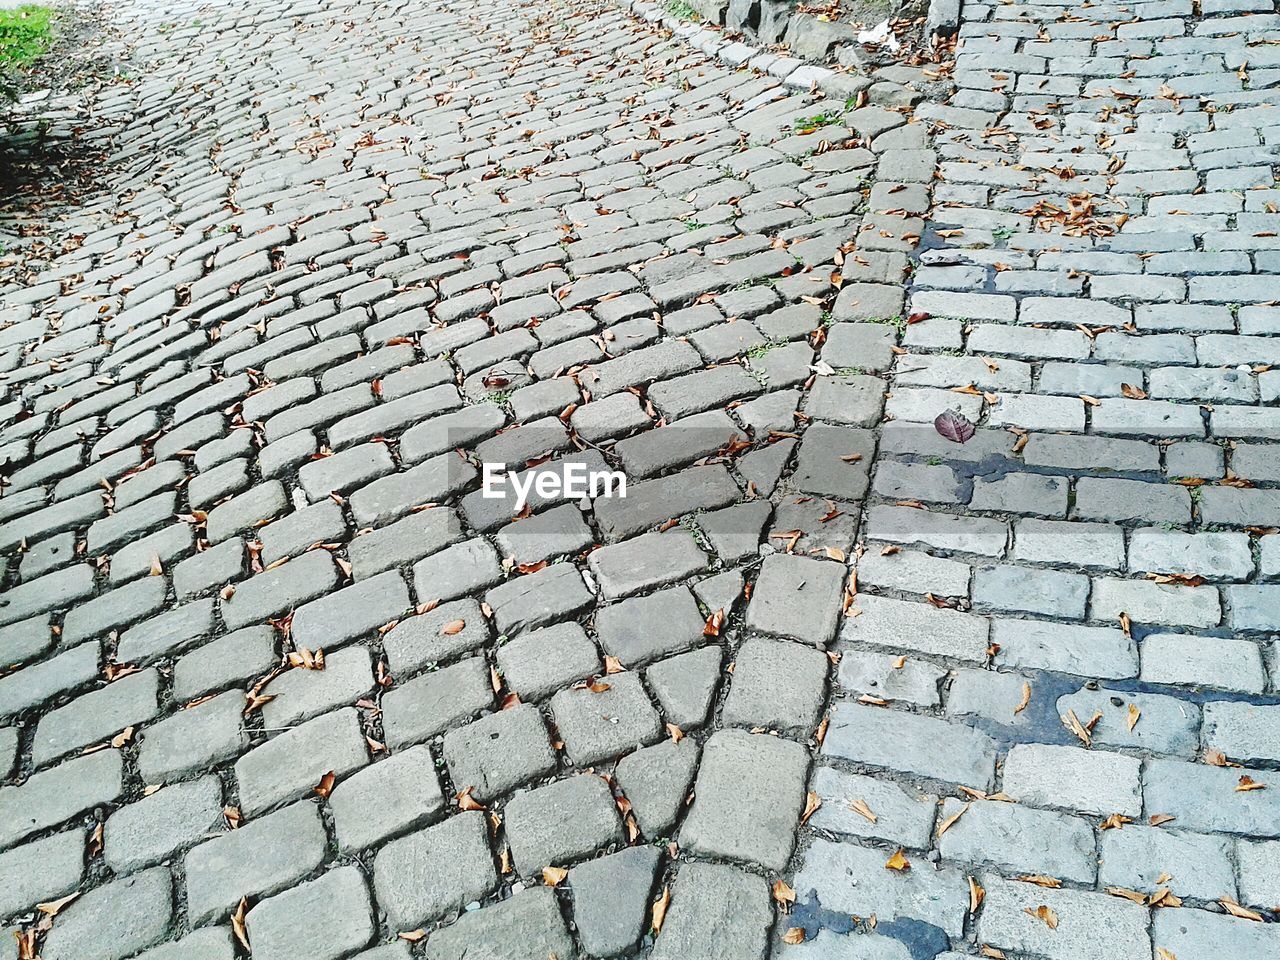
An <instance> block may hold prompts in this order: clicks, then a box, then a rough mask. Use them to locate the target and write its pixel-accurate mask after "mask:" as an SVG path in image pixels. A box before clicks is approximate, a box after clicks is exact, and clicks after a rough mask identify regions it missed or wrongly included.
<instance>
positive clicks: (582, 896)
mask: <svg viewBox="0 0 1280 960" xmlns="http://www.w3.org/2000/svg"><path fill="white" fill-rule="evenodd" d="M659 859H660V856H659V854H658V851H657V850H656V849H654V848H653V847H651V846H644V847H632V848H630V849H627V850H620V851H618V852H617V853H613V854H609V855H608V856H605V857H600V858H598V859H596V860H590V861H588V862H586V863H582V864H579V865H578V866H576V867H574V868H573V869H572V870H570V871H569V886H570V888H571V889H572V890H573V921H574V925H575V926H576V927H577V930H578V936H579V937H580V938H581V939H582V946H583V948H584V949H585V950H586V951H587V953H588V954H590V955H592V956H601V957H607V956H614V955H616V954H619V953H624V952H626V951H627V950H630V949H631V948H632V947H634V946H635V945H636V944H637V943H639V942H640V938H641V937H642V936H643V935H644V933H645V929H646V928H645V921H646V919H647V914H648V908H649V897H650V894H651V893H652V891H653V884H654V881H655V880H656V879H657V873H658V863H659Z"/></svg>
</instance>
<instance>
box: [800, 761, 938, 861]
mask: <svg viewBox="0 0 1280 960" xmlns="http://www.w3.org/2000/svg"><path fill="white" fill-rule="evenodd" d="M810 789H812V790H813V792H814V793H816V794H817V795H818V797H819V799H821V800H822V806H820V807H819V808H818V809H817V811H816V812H815V813H814V814H813V816H812V817H810V818H809V823H811V824H812V825H813V827H814V828H815V829H819V830H827V831H830V832H832V833H837V834H842V835H845V836H852V837H867V838H871V839H879V840H886V841H888V842H890V843H896V844H899V845H900V846H903V847H914V848H917V849H921V848H924V847H927V846H928V845H929V837H930V835H931V834H932V833H933V824H934V820H935V819H936V818H935V809H936V807H937V805H938V798H937V796H935V795H933V794H927V793H919V792H918V791H916V790H914V789H911V788H909V787H904V786H900V785H898V784H896V783H893V782H892V781H888V780H882V779H878V778H876V777H870V776H862V775H859V774H847V773H843V772H841V771H839V770H835V769H833V768H831V767H818V768H817V770H816V771H815V773H814V776H813V780H812V782H811V785H810ZM854 804H860V805H861V804H865V805H866V808H867V809H868V810H870V811H871V813H872V815H873V816H874V817H875V820H874V821H873V820H871V819H869V818H867V817H866V816H864V815H863V814H861V813H859V812H858V810H857V808H855V807H854Z"/></svg>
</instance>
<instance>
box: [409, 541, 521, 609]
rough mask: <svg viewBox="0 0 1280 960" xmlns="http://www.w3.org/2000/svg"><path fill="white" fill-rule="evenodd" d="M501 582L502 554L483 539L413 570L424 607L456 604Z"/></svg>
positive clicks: (436, 556) (455, 546) (446, 551)
mask: <svg viewBox="0 0 1280 960" xmlns="http://www.w3.org/2000/svg"><path fill="white" fill-rule="evenodd" d="M501 579H502V567H501V565H500V561H499V557H498V553H497V551H496V550H494V549H493V547H491V546H490V545H489V543H488V541H485V540H481V539H475V540H467V541H464V542H463V543H455V544H453V545H452V546H450V547H447V548H445V549H444V550H441V551H439V552H438V553H434V554H433V555H431V556H429V557H427V558H426V559H425V560H420V561H419V562H418V563H416V564H414V566H413V588H414V590H415V591H416V592H417V594H418V597H419V598H420V599H421V600H422V602H424V603H426V602H429V601H431V600H454V599H457V598H458V597H461V596H465V595H466V594H469V593H474V592H476V591H477V590H482V589H484V588H485V587H488V586H492V585H493V584H495V583H497V582H498V581H500V580H501Z"/></svg>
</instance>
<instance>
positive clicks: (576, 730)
mask: <svg viewBox="0 0 1280 960" xmlns="http://www.w3.org/2000/svg"><path fill="white" fill-rule="evenodd" d="M551 714H552V716H553V717H554V718H555V724H556V727H557V729H558V730H559V731H560V736H561V738H562V739H563V740H564V749H565V753H566V754H567V755H568V757H569V759H570V760H571V761H572V762H573V763H574V764H575V765H577V766H579V767H588V766H591V765H592V764H595V763H599V762H600V761H602V760H606V759H608V758H610V757H616V756H618V755H619V754H622V753H625V752H628V751H630V750H634V749H636V748H637V747H640V746H644V745H646V744H650V743H653V742H654V741H655V740H657V739H658V738H659V736H661V732H662V730H661V723H660V720H659V717H658V713H657V711H656V710H654V709H653V705H652V704H651V703H650V702H649V697H648V695H647V694H646V693H645V690H644V687H643V685H642V684H641V683H640V677H639V675H638V674H635V673H631V672H622V673H612V674H609V675H608V676H607V677H604V678H601V679H600V680H599V681H597V682H596V683H595V684H593V685H592V686H589V687H588V686H584V687H582V688H581V689H577V690H574V689H570V690H562V691H560V692H559V693H557V694H556V695H555V696H554V697H552V698H551Z"/></svg>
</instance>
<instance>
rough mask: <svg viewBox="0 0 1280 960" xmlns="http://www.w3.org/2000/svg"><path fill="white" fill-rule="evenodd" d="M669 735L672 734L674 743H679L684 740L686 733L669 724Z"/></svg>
mask: <svg viewBox="0 0 1280 960" xmlns="http://www.w3.org/2000/svg"><path fill="white" fill-rule="evenodd" d="M667 733H668V734H670V736H671V741H672V743H679V742H680V741H681V740H683V739H684V731H683V730H681V729H680V728H679V727H678V726H676V725H675V724H674V723H668V724H667Z"/></svg>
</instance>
